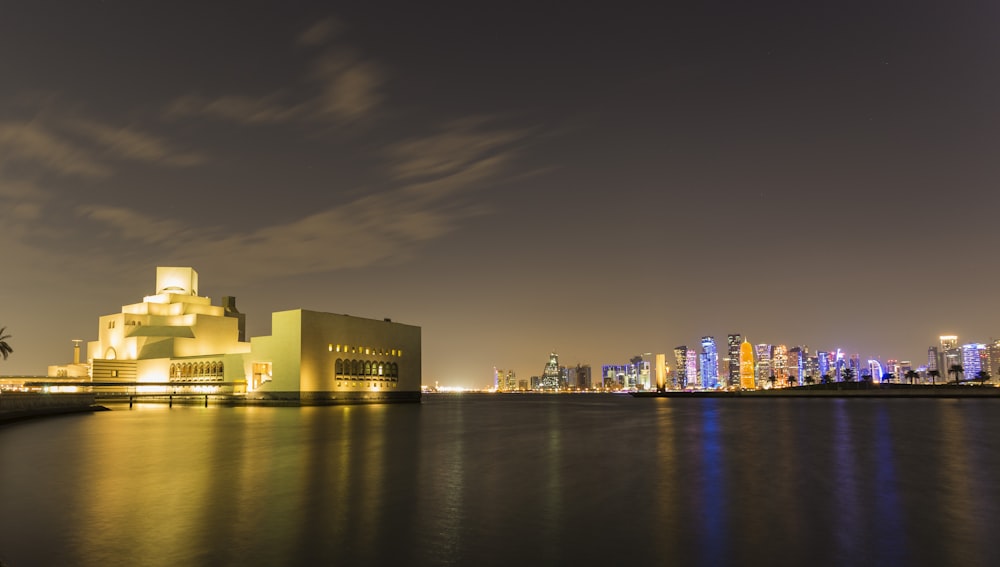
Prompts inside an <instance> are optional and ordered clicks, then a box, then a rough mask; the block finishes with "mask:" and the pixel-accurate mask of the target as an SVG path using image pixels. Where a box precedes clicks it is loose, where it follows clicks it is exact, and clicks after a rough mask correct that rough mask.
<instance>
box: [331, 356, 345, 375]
mask: <svg viewBox="0 0 1000 567" xmlns="http://www.w3.org/2000/svg"><path fill="white" fill-rule="evenodd" d="M333 372H334V374H336V375H337V376H340V375H342V374H343V373H344V361H343V360H342V359H339V358H338V359H337V362H335V363H334V364H333Z"/></svg>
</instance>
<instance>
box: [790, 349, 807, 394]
mask: <svg viewBox="0 0 1000 567" xmlns="http://www.w3.org/2000/svg"><path fill="white" fill-rule="evenodd" d="M803 365H804V361H803V356H802V347H792V348H790V349H788V360H787V362H786V363H785V370H786V372H787V373H788V378H794V379H795V382H794V385H796V386H801V385H802V366H803ZM786 384H787V382H786Z"/></svg>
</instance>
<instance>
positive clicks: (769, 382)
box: [767, 374, 778, 388]
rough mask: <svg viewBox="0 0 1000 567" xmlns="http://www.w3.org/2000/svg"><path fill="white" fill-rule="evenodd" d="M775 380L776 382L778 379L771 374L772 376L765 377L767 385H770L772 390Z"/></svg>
mask: <svg viewBox="0 0 1000 567" xmlns="http://www.w3.org/2000/svg"><path fill="white" fill-rule="evenodd" d="M777 380H778V377H777V376H775V375H774V374H772V375H770V376H768V377H767V382H768V384H770V385H771V387H772V388H773V387H774V383H775V381H777Z"/></svg>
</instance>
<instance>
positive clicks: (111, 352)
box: [104, 347, 118, 360]
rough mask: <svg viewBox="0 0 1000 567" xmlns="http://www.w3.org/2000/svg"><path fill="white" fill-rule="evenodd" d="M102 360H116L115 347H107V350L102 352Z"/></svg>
mask: <svg viewBox="0 0 1000 567" xmlns="http://www.w3.org/2000/svg"><path fill="white" fill-rule="evenodd" d="M104 358H105V359H107V360H114V359H116V358H118V352H117V351H116V350H115V347H108V350H106V351H104Z"/></svg>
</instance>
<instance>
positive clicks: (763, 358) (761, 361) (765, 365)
mask: <svg viewBox="0 0 1000 567" xmlns="http://www.w3.org/2000/svg"><path fill="white" fill-rule="evenodd" d="M754 350H756V351H757V383H758V384H759V385H761V386H764V385H767V386H768V387H771V386H772V384H770V383H769V382H768V379H769V378H770V376H771V373H772V372H773V371H772V369H771V345H769V344H764V343H762V344H759V345H757V346H755V347H754Z"/></svg>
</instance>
